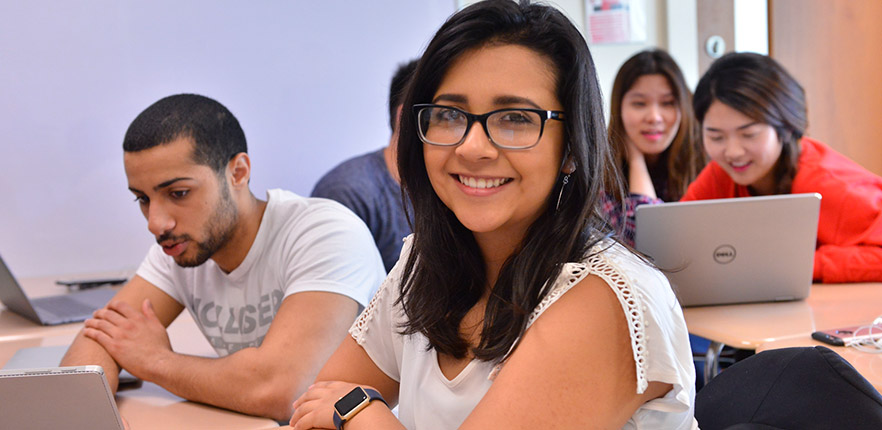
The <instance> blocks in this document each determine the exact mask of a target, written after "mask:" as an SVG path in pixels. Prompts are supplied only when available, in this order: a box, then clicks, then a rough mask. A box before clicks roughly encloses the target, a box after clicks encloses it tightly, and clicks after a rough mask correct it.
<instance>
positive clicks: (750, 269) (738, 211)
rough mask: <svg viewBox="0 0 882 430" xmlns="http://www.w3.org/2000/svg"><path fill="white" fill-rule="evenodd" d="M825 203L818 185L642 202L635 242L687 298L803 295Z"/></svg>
mask: <svg viewBox="0 0 882 430" xmlns="http://www.w3.org/2000/svg"><path fill="white" fill-rule="evenodd" d="M820 205H821V196H820V195H819V194H816V193H812V194H786V195H775V196H761V197H742V198H733V199H717V200H700V201H690V202H676V203H663V204H658V205H642V206H638V207H637V212H636V226H637V231H636V236H635V247H636V248H637V250H639V251H641V252H642V253H644V254H646V255H647V256H649V257H650V258H651V259H652V261H653V262H654V263H655V264H656V265H657V266H658V268H659V269H661V270H662V271H663V272H664V273H665V275H667V277H668V280H669V281H670V282H671V286H672V287H673V288H674V292H675V294H676V295H677V298H678V299H679V301H680V304H681V305H682V306H697V305H719V304H731V303H751V302H770V301H783V300H797V299H803V298H805V297H806V296H808V293H809V290H810V288H811V284H812V266H813V264H814V255H815V246H816V237H817V231H818V213H819V211H820Z"/></svg>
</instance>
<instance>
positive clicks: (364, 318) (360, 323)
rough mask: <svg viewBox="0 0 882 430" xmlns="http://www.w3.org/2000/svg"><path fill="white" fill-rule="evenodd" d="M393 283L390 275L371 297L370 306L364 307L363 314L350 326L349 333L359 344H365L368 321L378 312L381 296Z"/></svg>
mask: <svg viewBox="0 0 882 430" xmlns="http://www.w3.org/2000/svg"><path fill="white" fill-rule="evenodd" d="M391 284H393V282H392V277H391V276H390V277H387V278H386V279H385V280H384V281H383V283H382V284H380V288H379V289H378V290H377V293H376V294H374V297H373V298H371V301H370V303H368V306H367V307H366V308H364V311H362V312H361V315H359V316H358V319H356V320H355V323H353V324H352V327H350V328H349V334H350V335H351V336H352V338H353V339H355V342H356V343H358V344H359V345H362V346H363V345H364V336H365V333H367V329H368V323H370V321H371V319H372V318H373V316H374V312H376V308H377V307H378V306H379V301H380V297H382V296H385V293H386V289H387V288H390V287H389V286H390V285H391Z"/></svg>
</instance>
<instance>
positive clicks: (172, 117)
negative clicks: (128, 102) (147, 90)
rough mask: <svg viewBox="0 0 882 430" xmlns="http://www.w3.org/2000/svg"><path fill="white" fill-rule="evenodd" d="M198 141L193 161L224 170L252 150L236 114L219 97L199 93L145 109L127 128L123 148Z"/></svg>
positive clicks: (169, 98)
mask: <svg viewBox="0 0 882 430" xmlns="http://www.w3.org/2000/svg"><path fill="white" fill-rule="evenodd" d="M181 138H190V139H192V140H193V143H194V150H193V161H194V162H196V163H198V164H202V165H206V166H209V167H211V168H212V169H213V170H214V171H215V172H218V173H220V172H222V171H223V169H225V168H226V166H227V163H229V162H230V160H232V159H233V157H235V156H236V154H238V153H240V152H248V147H247V145H246V143H245V132H243V131H242V127H240V126H239V121H238V120H236V117H234V116H233V114H232V113H231V112H230V111H229V110H228V109H227V108H226V107H224V106H223V105H222V104H220V103H218V102H217V101H216V100H213V99H210V98H208V97H205V96H200V95H196V94H177V95H173V96H168V97H165V98H163V99H161V100H159V101H158V102H156V103H153V104H152V105H150V107H148V108H147V109H144V111H143V112H141V113H140V114H139V115H138V116H137V117H136V118H135V120H134V121H132V124H131V125H129V129H128V130H127V131H126V137H125V139H123V150H124V151H126V152H137V151H143V150H145V149H150V148H153V147H155V146H158V145H163V144H166V143H171V142H173V141H175V140H177V139H181Z"/></svg>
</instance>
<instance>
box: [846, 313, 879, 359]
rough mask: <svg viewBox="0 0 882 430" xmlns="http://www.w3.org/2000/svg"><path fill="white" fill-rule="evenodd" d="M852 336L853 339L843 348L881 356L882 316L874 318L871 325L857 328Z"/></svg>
mask: <svg viewBox="0 0 882 430" xmlns="http://www.w3.org/2000/svg"><path fill="white" fill-rule="evenodd" d="M864 333H866V334H864ZM853 336H854V337H855V338H854V339H852V340H850V341H849V342H848V343H846V345H845V346H848V347H852V348H854V349H856V350H858V351H862V352H867V353H870V354H882V315H880V316H878V317H876V319H874V320H873V322H872V323H871V324H868V325H865V326H861V327H858V328H857V330H855V331H854V334H853Z"/></svg>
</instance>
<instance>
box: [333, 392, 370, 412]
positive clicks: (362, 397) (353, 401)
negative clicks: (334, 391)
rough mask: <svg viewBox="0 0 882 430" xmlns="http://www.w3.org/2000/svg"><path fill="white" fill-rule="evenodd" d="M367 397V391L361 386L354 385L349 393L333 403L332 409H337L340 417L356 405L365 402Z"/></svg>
mask: <svg viewBox="0 0 882 430" xmlns="http://www.w3.org/2000/svg"><path fill="white" fill-rule="evenodd" d="M367 398H368V396H367V393H365V392H364V390H363V389H362V388H361V387H355V389H353V390H352V391H350V392H349V394H347V395H345V396H343V397H341V398H340V400H337V403H334V409H336V410H337V413H338V414H340V416H341V417H342V416H346V415H347V414H348V413H349V412H350V411H352V410H353V409H355V407H356V406H358V405H360V404H362V403H363V402H365V401H366V400H367Z"/></svg>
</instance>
